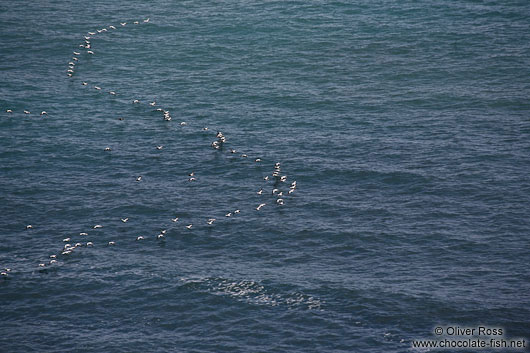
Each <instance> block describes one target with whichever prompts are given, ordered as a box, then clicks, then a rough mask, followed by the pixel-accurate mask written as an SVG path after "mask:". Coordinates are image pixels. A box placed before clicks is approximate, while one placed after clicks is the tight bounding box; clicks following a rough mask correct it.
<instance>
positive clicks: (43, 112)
mask: <svg viewBox="0 0 530 353" xmlns="http://www.w3.org/2000/svg"><path fill="white" fill-rule="evenodd" d="M40 115H48V113H46V111H45V110H43V111H42V112H40Z"/></svg>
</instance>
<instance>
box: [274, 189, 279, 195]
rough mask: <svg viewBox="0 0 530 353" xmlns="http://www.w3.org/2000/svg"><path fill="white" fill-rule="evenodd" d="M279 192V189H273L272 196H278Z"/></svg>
mask: <svg viewBox="0 0 530 353" xmlns="http://www.w3.org/2000/svg"><path fill="white" fill-rule="evenodd" d="M278 191H280V190H278V189H272V194H273V195H274V194H276V193H277V192H278Z"/></svg>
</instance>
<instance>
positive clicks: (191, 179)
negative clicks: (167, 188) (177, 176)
mask: <svg viewBox="0 0 530 353" xmlns="http://www.w3.org/2000/svg"><path fill="white" fill-rule="evenodd" d="M195 180H197V179H195V178H189V179H188V181H195Z"/></svg>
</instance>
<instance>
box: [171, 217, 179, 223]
mask: <svg viewBox="0 0 530 353" xmlns="http://www.w3.org/2000/svg"><path fill="white" fill-rule="evenodd" d="M171 220H172V221H173V222H177V221H178V220H179V218H178V217H175V218H171Z"/></svg>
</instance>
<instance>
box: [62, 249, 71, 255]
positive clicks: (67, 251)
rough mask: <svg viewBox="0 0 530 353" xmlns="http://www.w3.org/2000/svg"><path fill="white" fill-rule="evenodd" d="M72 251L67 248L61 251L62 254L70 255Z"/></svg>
mask: <svg viewBox="0 0 530 353" xmlns="http://www.w3.org/2000/svg"><path fill="white" fill-rule="evenodd" d="M71 253H72V252H71V251H70V250H65V251H63V252H62V253H61V255H70V254H71Z"/></svg>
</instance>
